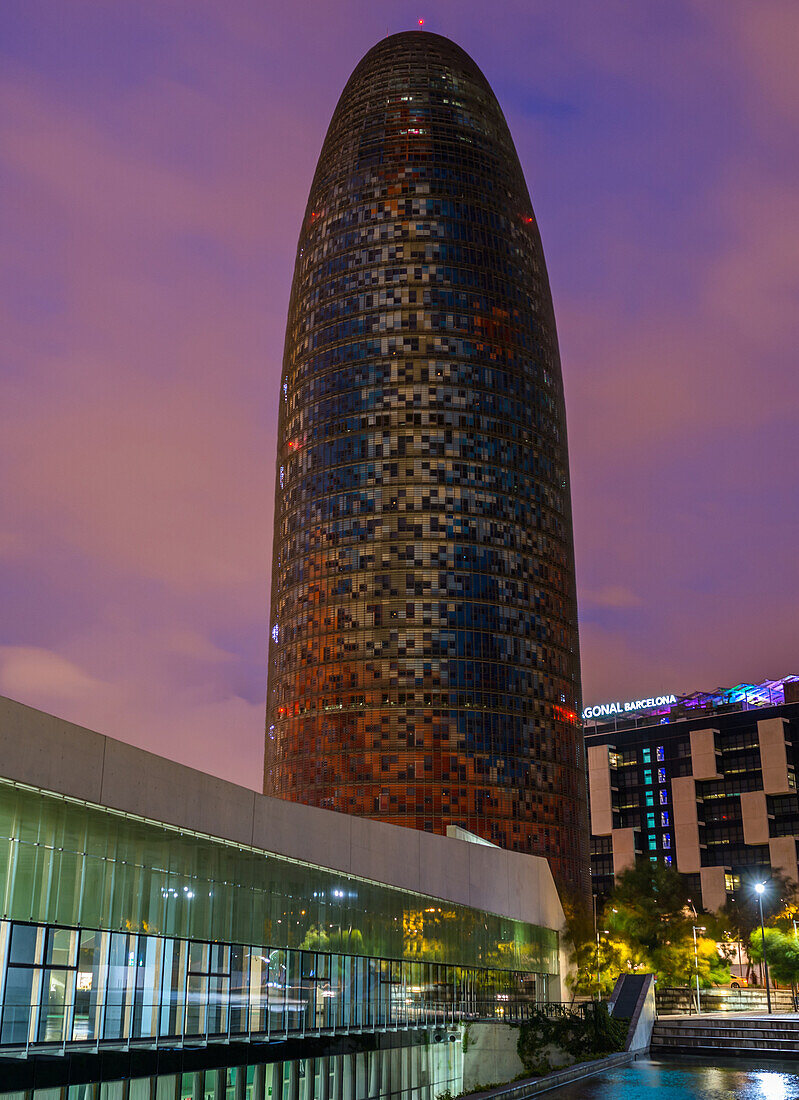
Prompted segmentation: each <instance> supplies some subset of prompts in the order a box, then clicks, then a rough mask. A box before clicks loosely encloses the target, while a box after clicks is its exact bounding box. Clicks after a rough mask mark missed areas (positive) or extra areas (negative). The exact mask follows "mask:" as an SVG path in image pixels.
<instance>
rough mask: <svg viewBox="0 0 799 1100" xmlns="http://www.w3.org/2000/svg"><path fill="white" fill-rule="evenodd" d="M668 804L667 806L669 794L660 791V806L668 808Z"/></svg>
mask: <svg viewBox="0 0 799 1100" xmlns="http://www.w3.org/2000/svg"><path fill="white" fill-rule="evenodd" d="M668 804H669V792H668V791H661V792H660V805H661V806H668Z"/></svg>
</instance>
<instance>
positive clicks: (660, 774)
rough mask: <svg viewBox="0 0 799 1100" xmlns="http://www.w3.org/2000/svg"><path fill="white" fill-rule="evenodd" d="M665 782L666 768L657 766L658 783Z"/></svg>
mask: <svg viewBox="0 0 799 1100" xmlns="http://www.w3.org/2000/svg"><path fill="white" fill-rule="evenodd" d="M665 782H666V769H665V768H658V783H665Z"/></svg>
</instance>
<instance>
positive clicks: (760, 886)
mask: <svg viewBox="0 0 799 1100" xmlns="http://www.w3.org/2000/svg"><path fill="white" fill-rule="evenodd" d="M765 889H766V884H765V882H756V883H755V892H756V893H757V903H758V905H759V906H760V934H761V936H762V937H763V969H764V970H765V972H766V1003H767V1005H768V1011H769V1016H770V1015H771V988H770V986H769V980H768V960H767V959H766V928H765V925H764V924H763V893H764V891H765Z"/></svg>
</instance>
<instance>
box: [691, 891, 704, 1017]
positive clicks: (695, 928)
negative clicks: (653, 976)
mask: <svg viewBox="0 0 799 1100" xmlns="http://www.w3.org/2000/svg"><path fill="white" fill-rule="evenodd" d="M695 913H696V910H694V914H695ZM691 928H692V929H693V933H694V970H695V972H696V1014H697V1016H698V1015H699V1013H700V1012H701V1011H702V1006H701V1004H700V1003H699V951H698V949H697V944H696V933H697V932H706V931H707V929H706V928H705V926H704V925H703V924H702V925H697V924H692V925H691Z"/></svg>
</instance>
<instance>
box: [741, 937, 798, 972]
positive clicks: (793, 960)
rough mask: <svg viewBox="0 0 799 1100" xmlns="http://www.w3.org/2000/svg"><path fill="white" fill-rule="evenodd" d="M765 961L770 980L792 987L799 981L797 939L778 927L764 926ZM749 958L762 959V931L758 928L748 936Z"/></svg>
mask: <svg viewBox="0 0 799 1100" xmlns="http://www.w3.org/2000/svg"><path fill="white" fill-rule="evenodd" d="M765 933H766V961H767V963H768V970H769V974H770V976H771V979H772V981H774V982H776V983H777V984H778V985H790V986H791V987H794V986H795V985H796V983H797V982H799V940H797V938H796V936H794V934H793V930H791V931H790V932H783V931H782V930H781V929H779V928H774V927H771V928H766V929H765ZM749 958H750V959H751V960H752V962H756V963H760V962H762V961H763V932H762V931H761V930H760V929H759V928H758V929H756V930H755V931H754V932H752V934H751V936H750V937H749Z"/></svg>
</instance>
